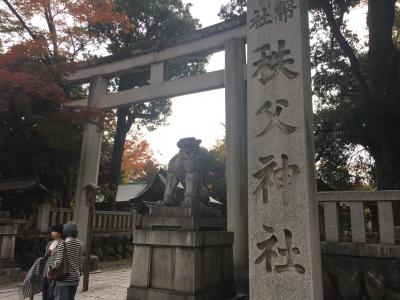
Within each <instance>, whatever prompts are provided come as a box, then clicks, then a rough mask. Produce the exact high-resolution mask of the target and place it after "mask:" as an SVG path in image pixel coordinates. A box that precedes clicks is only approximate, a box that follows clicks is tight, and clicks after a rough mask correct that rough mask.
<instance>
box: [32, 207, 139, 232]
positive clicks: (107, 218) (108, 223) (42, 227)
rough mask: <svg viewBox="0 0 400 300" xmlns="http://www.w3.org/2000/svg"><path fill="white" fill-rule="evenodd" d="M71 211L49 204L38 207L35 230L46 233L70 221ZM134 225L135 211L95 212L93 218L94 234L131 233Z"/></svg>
mask: <svg viewBox="0 0 400 300" xmlns="http://www.w3.org/2000/svg"><path fill="white" fill-rule="evenodd" d="M72 217H73V210H72V209H70V208H52V207H50V205H49V204H43V205H41V206H40V207H39V211H38V218H37V224H36V229H37V230H38V231H40V232H47V231H48V229H49V227H51V226H53V225H56V224H65V223H67V222H68V221H71V220H72ZM135 225H136V212H135V211H128V212H127V211H100V210H96V211H95V216H94V218H93V231H94V233H115V232H125V233H132V231H133V230H134V229H135Z"/></svg>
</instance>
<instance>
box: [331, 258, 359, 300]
mask: <svg viewBox="0 0 400 300" xmlns="http://www.w3.org/2000/svg"><path fill="white" fill-rule="evenodd" d="M336 276H337V285H338V288H339V293H340V295H341V297H342V298H343V300H354V299H360V298H361V281H362V273H361V269H360V267H359V266H358V265H357V264H355V263H351V262H338V263H337V265H336Z"/></svg>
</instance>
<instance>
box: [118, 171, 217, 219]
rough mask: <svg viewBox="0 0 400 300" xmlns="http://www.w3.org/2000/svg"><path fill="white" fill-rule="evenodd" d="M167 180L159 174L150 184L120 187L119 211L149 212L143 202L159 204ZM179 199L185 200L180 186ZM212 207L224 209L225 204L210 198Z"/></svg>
mask: <svg viewBox="0 0 400 300" xmlns="http://www.w3.org/2000/svg"><path fill="white" fill-rule="evenodd" d="M165 184H166V178H165V176H164V175H162V174H157V176H155V177H154V179H153V180H152V181H151V182H149V183H146V182H139V183H132V184H125V185H119V186H118V191H117V197H116V204H115V205H116V209H117V210H131V209H136V210H137V211H138V212H139V213H144V212H146V211H147V206H146V205H145V204H144V203H143V202H157V201H160V200H162V199H163V196H164V191H165ZM175 197H177V198H178V199H181V200H183V199H184V187H183V185H182V184H181V183H179V184H178V188H177V190H176V195H175ZM210 204H211V206H212V207H214V208H217V209H222V206H223V204H222V203H221V202H219V201H217V200H215V199H214V198H212V197H210Z"/></svg>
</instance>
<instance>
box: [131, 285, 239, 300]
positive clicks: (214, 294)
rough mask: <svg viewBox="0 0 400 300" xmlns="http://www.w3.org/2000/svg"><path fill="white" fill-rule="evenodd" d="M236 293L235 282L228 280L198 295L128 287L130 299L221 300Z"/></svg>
mask: <svg viewBox="0 0 400 300" xmlns="http://www.w3.org/2000/svg"><path fill="white" fill-rule="evenodd" d="M235 294H236V289H235V284H234V283H233V282H226V283H224V284H221V285H219V286H215V287H211V288H209V289H207V290H206V291H204V292H203V293H199V294H196V295H192V294H185V293H179V292H174V291H167V290H157V289H145V288H138V287H130V288H128V300H144V299H146V300H147V299H152V300H221V299H232V297H235ZM233 299H235V298H233ZM239 299H240V298H239Z"/></svg>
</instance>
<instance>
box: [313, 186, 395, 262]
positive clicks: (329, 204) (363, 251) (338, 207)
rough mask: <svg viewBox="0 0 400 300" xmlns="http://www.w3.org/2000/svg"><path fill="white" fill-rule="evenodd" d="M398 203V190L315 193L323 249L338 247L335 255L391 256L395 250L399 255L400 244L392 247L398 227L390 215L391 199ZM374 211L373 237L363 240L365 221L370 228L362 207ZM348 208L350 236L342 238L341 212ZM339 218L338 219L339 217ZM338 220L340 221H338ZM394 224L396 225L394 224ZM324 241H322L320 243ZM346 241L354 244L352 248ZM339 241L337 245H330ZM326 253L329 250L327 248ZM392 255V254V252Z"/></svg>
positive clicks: (391, 210)
mask: <svg viewBox="0 0 400 300" xmlns="http://www.w3.org/2000/svg"><path fill="white" fill-rule="evenodd" d="M396 201H397V202H398V203H399V205H400V191H373V192H362V191H360V192H358V191H354V192H319V193H318V204H319V206H320V222H321V223H322V224H321V237H322V238H321V239H322V241H323V243H322V248H323V250H324V249H325V250H328V249H327V248H335V249H341V251H339V252H341V253H335V254H339V255H356V256H372V257H391V256H393V254H394V252H393V251H395V252H396V253H397V255H400V249H399V248H400V247H398V246H397V247H395V246H394V245H395V244H396V241H399V239H400V237H399V233H400V227H399V226H395V222H394V216H393V206H394V202H396ZM367 208H368V209H370V210H374V208H375V211H376V212H375V215H376V217H375V218H372V219H375V220H376V219H377V221H376V224H375V226H374V227H375V228H376V230H375V231H376V233H377V238H376V239H375V240H367V229H368V226H366V224H367V225H368V222H369V223H370V224H369V225H370V226H371V227H372V224H371V220H369V221H368V222H367V221H366V219H365V209H367ZM346 209H347V210H348V211H349V213H348V217H349V220H348V221H349V222H347V223H349V224H348V227H349V229H350V230H349V231H350V234H349V235H350V237H349V238H348V239H347V240H345V241H343V240H342V239H341V237H340V232H343V230H342V228H340V226H341V225H343V224H342V223H343V216H341V213H340V212H342V213H343V211H346ZM341 217H342V218H341ZM341 219H342V222H341V221H340V220H341ZM397 225H398V224H397ZM324 242H325V243H324ZM349 242H351V243H352V244H356V245H358V246H357V247H356V248H357V249H358V251H355V250H354V249H356V248H355V247H354V245H353V246H351V249H353V250H352V253H348V252H349V251H350V250H349V249H350V248H349V247H350V246H349ZM335 244H340V245H339V246H338V245H336V246H333V245H335ZM328 252H329V251H328ZM395 256H396V255H395Z"/></svg>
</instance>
